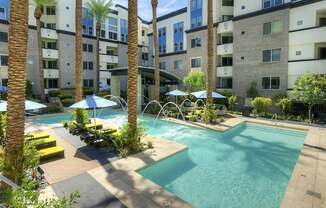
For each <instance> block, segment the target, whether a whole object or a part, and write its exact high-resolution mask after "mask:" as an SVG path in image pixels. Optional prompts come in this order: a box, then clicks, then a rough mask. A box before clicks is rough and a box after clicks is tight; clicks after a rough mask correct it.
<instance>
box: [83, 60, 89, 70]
mask: <svg viewBox="0 0 326 208" xmlns="http://www.w3.org/2000/svg"><path fill="white" fill-rule="evenodd" d="M83 69H84V70H85V69H88V63H87V61H83Z"/></svg>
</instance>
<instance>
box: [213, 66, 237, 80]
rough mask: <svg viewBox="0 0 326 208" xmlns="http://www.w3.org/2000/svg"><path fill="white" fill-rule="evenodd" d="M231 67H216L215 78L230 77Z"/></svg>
mask: <svg viewBox="0 0 326 208" xmlns="http://www.w3.org/2000/svg"><path fill="white" fill-rule="evenodd" d="M232 71H233V67H232V66H218V67H217V69H216V76H217V77H232Z"/></svg>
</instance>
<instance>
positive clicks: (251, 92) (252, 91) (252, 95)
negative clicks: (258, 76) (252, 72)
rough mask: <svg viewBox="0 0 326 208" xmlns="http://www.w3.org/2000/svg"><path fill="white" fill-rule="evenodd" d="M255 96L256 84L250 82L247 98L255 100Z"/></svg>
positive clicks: (256, 94) (256, 92)
mask: <svg viewBox="0 0 326 208" xmlns="http://www.w3.org/2000/svg"><path fill="white" fill-rule="evenodd" d="M257 96H258V91H257V82H256V81H252V82H251V84H250V87H249V88H248V89H247V97H249V98H255V97H257Z"/></svg>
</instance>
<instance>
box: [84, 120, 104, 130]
mask: <svg viewBox="0 0 326 208" xmlns="http://www.w3.org/2000/svg"><path fill="white" fill-rule="evenodd" d="M85 128H86V129H102V128H103V124H102V123H100V122H96V124H93V123H90V124H86V125H85Z"/></svg>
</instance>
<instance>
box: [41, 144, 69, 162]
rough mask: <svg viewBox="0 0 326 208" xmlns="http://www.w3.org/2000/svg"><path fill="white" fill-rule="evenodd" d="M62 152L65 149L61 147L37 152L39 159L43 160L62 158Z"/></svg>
mask: <svg viewBox="0 0 326 208" xmlns="http://www.w3.org/2000/svg"><path fill="white" fill-rule="evenodd" d="M64 151H65V149H64V148H63V147H61V146H56V147H49V148H45V149H41V150H39V151H38V152H39V154H40V159H41V160H44V159H48V158H51V157H59V156H60V157H64Z"/></svg>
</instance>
